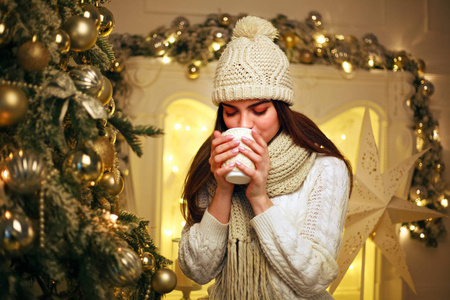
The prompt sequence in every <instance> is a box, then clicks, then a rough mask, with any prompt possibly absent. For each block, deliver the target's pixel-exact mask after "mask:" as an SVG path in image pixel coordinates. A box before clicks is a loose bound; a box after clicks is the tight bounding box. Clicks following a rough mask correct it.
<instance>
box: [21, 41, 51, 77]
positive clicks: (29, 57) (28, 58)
mask: <svg viewBox="0 0 450 300" xmlns="http://www.w3.org/2000/svg"><path fill="white" fill-rule="evenodd" d="M17 61H18V63H19V65H20V67H21V68H22V69H24V70H25V71H28V72H37V71H41V70H42V69H44V68H45V67H46V66H47V65H48V62H49V61H50V51H48V49H47V47H45V45H44V44H42V43H41V42H39V41H36V40H34V39H33V40H31V41H28V42H25V43H24V44H22V45H21V46H20V47H19V51H17Z"/></svg>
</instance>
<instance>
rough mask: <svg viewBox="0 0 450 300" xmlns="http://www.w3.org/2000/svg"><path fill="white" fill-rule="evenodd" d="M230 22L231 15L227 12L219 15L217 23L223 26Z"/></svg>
mask: <svg viewBox="0 0 450 300" xmlns="http://www.w3.org/2000/svg"><path fill="white" fill-rule="evenodd" d="M230 22H231V16H230V15H229V14H221V15H220V16H219V23H220V24H221V25H223V26H228V25H230Z"/></svg>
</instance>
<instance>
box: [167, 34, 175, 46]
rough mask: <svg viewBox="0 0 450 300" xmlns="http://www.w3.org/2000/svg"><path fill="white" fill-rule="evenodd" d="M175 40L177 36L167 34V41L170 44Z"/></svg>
mask: <svg viewBox="0 0 450 300" xmlns="http://www.w3.org/2000/svg"><path fill="white" fill-rule="evenodd" d="M176 40H177V38H176V37H175V35H174V34H172V35H171V36H169V38H168V39H167V42H169V43H170V44H173V43H175V41H176Z"/></svg>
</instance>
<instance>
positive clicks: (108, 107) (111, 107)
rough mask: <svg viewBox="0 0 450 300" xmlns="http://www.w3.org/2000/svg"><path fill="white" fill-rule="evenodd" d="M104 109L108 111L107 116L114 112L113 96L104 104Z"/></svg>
mask: <svg viewBox="0 0 450 300" xmlns="http://www.w3.org/2000/svg"><path fill="white" fill-rule="evenodd" d="M106 110H107V111H108V115H109V116H113V115H114V112H115V111H116V101H114V98H111V100H109V102H108V103H107V104H106Z"/></svg>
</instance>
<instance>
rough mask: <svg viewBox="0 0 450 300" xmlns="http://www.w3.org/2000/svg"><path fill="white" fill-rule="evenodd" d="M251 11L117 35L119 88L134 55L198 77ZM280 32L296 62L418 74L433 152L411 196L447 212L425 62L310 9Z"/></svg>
mask: <svg viewBox="0 0 450 300" xmlns="http://www.w3.org/2000/svg"><path fill="white" fill-rule="evenodd" d="M243 16H245V15H237V16H232V15H230V14H226V13H223V14H211V15H208V16H207V18H206V20H205V21H204V22H203V23H199V24H192V25H191V24H190V22H189V20H188V19H186V18H185V17H182V16H180V17H177V18H175V19H174V20H173V22H172V24H171V26H169V27H165V26H162V27H159V28H157V29H155V30H153V31H151V32H150V33H149V34H148V36H147V37H144V36H139V35H130V34H122V35H111V36H110V39H111V43H112V45H113V47H114V48H115V50H116V52H115V53H116V57H117V61H116V64H115V65H114V66H113V68H112V70H111V71H112V72H115V73H116V76H117V81H116V83H117V86H116V88H118V89H122V90H125V89H126V84H125V83H124V81H123V80H122V79H121V76H120V72H121V71H122V69H123V66H122V62H124V61H125V60H126V58H128V57H129V56H150V57H160V58H162V59H163V62H171V61H174V62H177V63H179V64H182V65H185V66H186V70H187V76H188V77H189V78H191V79H196V78H197V77H198V76H199V75H200V72H201V68H202V67H203V66H205V65H206V64H208V63H209V62H211V61H214V60H217V59H218V58H219V57H220V55H221V54H222V52H223V50H224V49H225V45H226V44H227V42H228V41H229V39H230V37H231V35H232V30H233V28H234V25H235V23H236V21H237V20H238V19H240V18H242V17H243ZM270 21H271V22H272V23H273V25H274V26H275V27H276V28H277V29H278V31H279V37H278V38H277V39H276V40H275V42H276V43H277V44H278V45H279V46H280V48H281V49H282V50H283V51H285V53H286V55H287V57H288V59H289V60H290V62H291V63H294V64H297V63H300V64H323V65H332V66H334V67H336V68H340V69H342V70H343V71H344V72H346V73H352V72H353V70H355V69H363V70H370V69H385V70H391V71H394V72H397V71H404V72H410V73H411V74H412V75H413V76H414V81H413V85H414V87H415V91H416V92H415V94H414V95H413V96H412V97H411V98H410V99H408V100H407V101H406V105H407V106H408V107H410V108H411V109H412V111H413V112H414V124H415V126H414V128H412V129H413V130H414V132H415V135H416V148H417V151H421V150H422V149H426V148H430V150H429V151H428V152H427V153H426V154H425V155H424V156H423V157H422V158H420V159H418V160H417V163H416V166H415V169H414V173H413V177H412V182H411V190H410V193H409V198H408V199H409V200H410V201H413V202H415V203H416V204H417V205H419V206H425V207H427V208H430V209H434V210H437V211H441V212H442V211H444V210H445V209H446V208H447V206H448V200H447V199H448V196H449V195H448V194H447V193H448V192H446V190H445V188H446V185H447V184H446V183H445V182H444V181H443V180H442V178H441V174H442V171H443V170H444V168H445V166H444V164H443V163H442V160H441V152H442V146H441V143H440V138H439V124H438V121H437V120H436V119H435V118H434V117H433V116H432V114H431V112H430V108H429V102H430V97H431V96H432V95H433V92H434V86H433V84H432V83H431V82H430V81H428V80H427V79H425V77H424V75H425V73H424V72H425V62H424V61H423V60H422V59H419V58H415V57H413V56H412V55H411V54H409V53H407V52H406V51H390V50H388V49H386V48H385V47H384V46H383V45H381V44H380V43H379V42H378V39H377V37H376V36H375V35H374V34H372V33H368V34H365V35H364V36H363V37H362V38H361V39H358V38H357V37H355V36H352V35H348V36H344V35H341V34H332V33H330V32H327V31H326V30H325V28H324V27H323V24H322V17H321V15H320V14H319V13H318V12H314V11H313V12H310V13H309V15H308V16H307V18H306V19H305V20H304V21H298V20H291V19H288V18H287V17H286V16H284V15H278V16H277V17H275V18H274V19H272V20H270ZM403 226H404V228H407V229H408V230H409V231H410V236H411V238H414V239H419V240H421V241H423V242H425V244H426V245H427V246H431V247H437V245H438V238H439V237H441V236H442V235H443V234H444V233H445V232H446V229H445V227H444V225H443V223H442V220H441V218H437V219H428V220H425V221H419V222H412V223H405V224H403Z"/></svg>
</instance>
